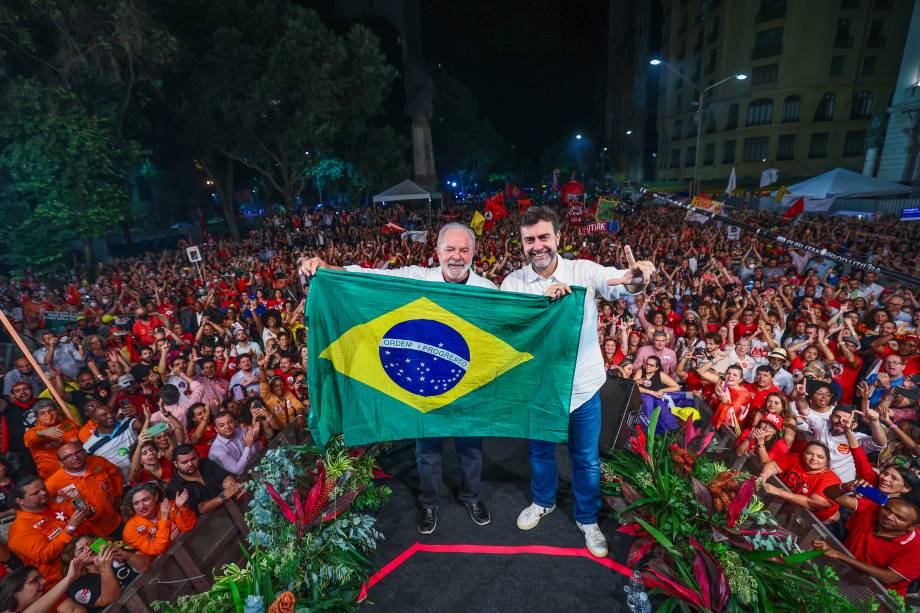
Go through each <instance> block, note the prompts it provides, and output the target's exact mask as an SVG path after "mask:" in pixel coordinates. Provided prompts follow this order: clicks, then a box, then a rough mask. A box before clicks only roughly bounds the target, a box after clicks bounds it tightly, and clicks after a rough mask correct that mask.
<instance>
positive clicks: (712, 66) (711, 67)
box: [706, 49, 716, 74]
mask: <svg viewBox="0 0 920 613" xmlns="http://www.w3.org/2000/svg"><path fill="white" fill-rule="evenodd" d="M715 70H716V50H715V49H710V50H709V61H708V62H706V74H712V73H713V72H715Z"/></svg>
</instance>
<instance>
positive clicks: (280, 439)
mask: <svg viewBox="0 0 920 613" xmlns="http://www.w3.org/2000/svg"><path fill="white" fill-rule="evenodd" d="M311 440H312V439H311V438H310V433H309V432H308V431H307V430H305V429H303V428H300V427H298V426H297V424H291V425H290V426H288V427H287V428H285V429H284V430H282V431H281V432H279V433H278V435H277V436H275V438H273V439H272V440H271V442H270V443H269V445H268V448H269V449H274V448H277V447H280V446H283V445H303V444H308V443H310V442H311ZM261 457H262V455H261V454H260V455H259V456H258V457H257V458H255V459H254V460H253V461H252V462H251V463H250V466H253V465H254V464H256V463H257V462H258V461H259V460H260V459H261ZM246 504H247V503H246V502H235V501H227V502H226V503H224V504H223V505H222V506H220V507H219V508H218V509H216V510H214V511H212V512H211V513H208V514H207V515H202V516H200V517H199V518H198V525H197V526H195V529H194V530H192V531H191V532H187V533H185V534H183V535H181V536H179V538H177V539H176V540H175V542H174V543H173V544H172V546H171V547H170V548H169V549H168V550H167V551H166V553H164V554H163V555H161V556H158V557H157V558H156V559H155V560H154V561H153V563H152V564H151V565H150V568H148V569H147V570H146V571H145V572H143V573H141V574H140V575H139V576H138V577H137V578H136V579H135V580H134V581H133V582H132V583H131V584H130V585H129V586H127V587H126V588H124V589H122V592H121V597H120V598H119V599H118V600H117V601H115V602H113V603H112V604H110V605H109V606H108V607H106V609H105V612H106V613H150V612H151V611H152V610H151V609H150V603H152V602H156V601H158V600H164V601H169V602H172V601H175V599H176V598H178V597H180V596H185V595H190V594H198V593H201V592H206V591H207V590H209V589H210V588H211V584H212V582H213V580H214V573H215V571H219V570H220V568H221V567H222V566H223V565H224V564H229V563H235V564H242V563H243V559H244V556H243V552H242V550H241V549H240V546H239V544H238V543H239V542H240V541H244V540H245V539H246V535H247V534H248V533H249V528H248V527H247V526H246V522H245V521H244V518H243V514H244V513H245V511H246Z"/></svg>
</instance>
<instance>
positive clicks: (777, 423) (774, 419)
mask: <svg viewBox="0 0 920 613" xmlns="http://www.w3.org/2000/svg"><path fill="white" fill-rule="evenodd" d="M763 421H765V422H767V423H768V424H770V425H772V426H773V427H774V428H776V429H777V430H779V431H780V432H782V431H783V416H782V415H780V414H779V413H765V414H764V416H763Z"/></svg>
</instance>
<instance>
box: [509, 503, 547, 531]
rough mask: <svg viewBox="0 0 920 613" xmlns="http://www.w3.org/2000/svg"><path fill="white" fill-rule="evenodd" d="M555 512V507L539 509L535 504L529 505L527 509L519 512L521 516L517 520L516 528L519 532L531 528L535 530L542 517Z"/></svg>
mask: <svg viewBox="0 0 920 613" xmlns="http://www.w3.org/2000/svg"><path fill="white" fill-rule="evenodd" d="M555 510H556V505H553V506H551V507H548V508H547V507H541V506H540V505H538V504H536V503H531V504H530V506H529V507H527V508H526V509H524V510H523V511H521V514H520V515H518V518H517V527H518V528H520V529H521V530H530V529H531V528H536V527H537V524H539V523H540V519H542V517H543V516H544V515H549V514H550V513H552V512H553V511H555Z"/></svg>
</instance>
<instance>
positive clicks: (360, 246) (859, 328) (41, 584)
mask: <svg viewBox="0 0 920 613" xmlns="http://www.w3.org/2000/svg"><path fill="white" fill-rule="evenodd" d="M562 214H563V215H564V214H565V212H564V211H563V212H562ZM736 214H737V215H739V216H742V215H743V217H744V220H745V221H747V222H748V223H752V224H756V225H761V226H765V225H766V226H769V225H774V224H776V223H778V218H776V217H774V216H770V215H768V214H763V213H757V214H753V213H743V212H737V213H736ZM435 217H436V218H435V219H433V220H431V225H432V226H434V228H433V229H435V230H436V229H437V226H438V225H440V224H442V223H443V222H448V221H461V222H463V221H468V215H467V214H465V213H463V212H461V211H457V210H450V211H447V212H441V213H437V214H436V216H435ZM388 221H389V222H393V223H394V224H395V225H399V226H401V227H402V228H405V229H425V228H426V222H427V220H426V217H425V216H424V215H420V214H418V213H414V212H412V211H411V210H408V209H401V208H399V207H395V208H385V209H374V210H371V209H368V210H361V211H357V212H338V213H333V212H331V211H316V212H307V213H303V214H296V215H292V214H283V215H281V214H279V215H273V216H271V217H269V218H267V219H266V220H265V221H264V226H263V227H262V228H261V229H260V230H258V231H256V232H252V233H250V234H249V235H247V236H246V237H244V238H243V239H242V240H240V241H232V240H230V239H227V238H216V237H210V236H206V237H205V238H204V239H203V240H202V241H201V242H200V243H199V248H200V252H201V255H202V258H203V260H202V262H200V264H199V267H196V266H195V265H194V264H193V263H191V262H189V261H188V259H187V258H186V252H185V249H184V248H183V247H184V245H183V244H180V245H178V246H177V249H175V250H169V251H164V252H160V253H145V254H142V255H140V256H138V257H134V258H129V259H115V260H112V261H109V262H105V263H102V264H100V266H99V268H98V271H97V274H96V275H95V278H94V279H93V280H92V281H90V280H89V279H88V278H86V276H85V275H84V274H83V273H82V272H81V271H75V274H73V275H72V276H69V277H66V278H61V277H49V278H38V277H33V276H26V277H24V278H17V279H15V280H9V279H2V280H0V303H2V308H3V310H4V312H5V313H6V314H7V315H8V317H9V318H10V319H11V320H12V322H13V326H14V328H15V329H16V331H17V333H18V335H19V336H20V337H21V338H22V340H23V341H24V342H25V344H26V346H27V348H28V349H29V350H30V352H31V353H32V356H33V357H34V359H35V361H36V362H37V363H38V364H39V366H40V367H41V369H42V370H43V371H44V375H45V379H46V380H47V381H48V383H49V384H50V386H51V387H52V388H53V390H54V392H55V394H54V395H56V396H58V397H60V398H61V399H63V401H64V402H63V404H58V403H57V402H56V401H55V399H54V395H52V393H51V390H49V389H47V387H46V384H45V382H44V380H43V378H42V377H40V376H39V375H38V373H36V372H35V371H34V370H33V367H32V365H31V363H30V361H29V360H27V359H26V358H25V357H24V356H19V357H15V359H14V360H13V361H12V364H9V365H7V366H8V370H7V371H6V373H5V374H4V375H3V388H2V395H3V399H2V400H0V409H2V413H0V414H2V424H0V429H2V439H0V444H2V450H0V451H2V455H0V458H2V461H0V522H2V525H3V528H4V532H6V531H8V532H7V533H6V535H5V536H6V538H5V539H4V540H5V541H6V543H8V546H4V547H0V561H3V559H4V558H5V561H4V563H3V565H0V572H4V573H6V576H5V577H4V578H3V579H2V580H0V610H10V611H23V610H27V609H28V607H30V606H32V605H33V604H35V603H37V602H39V601H41V602H45V603H47V602H51V604H52V605H55V606H57V608H58V610H61V611H80V610H84V609H85V610H94V609H98V608H100V607H103V606H104V605H106V604H108V603H110V602H113V601H114V600H116V599H117V598H118V596H119V594H120V590H121V587H123V586H124V585H126V584H127V583H128V582H130V581H131V580H132V579H133V578H134V577H135V576H137V574H138V573H140V572H142V571H143V570H144V569H145V568H146V567H147V566H148V565H149V564H150V562H151V560H153V559H154V558H155V557H156V556H158V555H161V554H162V553H163V552H165V551H166V550H167V549H168V548H169V546H170V544H171V543H172V541H173V540H174V539H175V538H177V537H178V536H179V535H180V534H182V533H183V532H187V531H189V530H193V529H194V527H195V525H196V522H197V521H198V518H199V517H200V516H201V515H203V514H207V513H209V512H212V511H214V510H215V509H217V508H219V507H220V506H221V505H223V504H224V503H225V502H226V501H227V500H231V499H237V498H240V497H241V496H243V494H244V490H243V489H242V487H241V483H242V482H243V481H245V479H246V476H247V468H248V466H250V465H251V463H252V461H253V460H254V459H255V458H257V457H258V455H259V453H260V452H261V450H262V449H264V448H265V446H266V445H267V444H268V442H269V441H270V440H271V439H272V438H273V437H274V436H276V435H277V434H278V433H279V432H280V431H281V430H283V429H284V428H286V427H287V426H289V425H291V424H297V425H299V426H301V427H303V426H304V425H305V423H306V421H305V420H306V416H307V414H308V412H309V408H310V404H309V398H308V395H307V350H306V334H307V329H306V327H305V325H304V308H305V296H306V294H307V293H308V292H309V278H306V277H305V276H304V275H303V274H302V273H301V268H300V267H299V266H298V262H300V261H303V260H304V259H305V258H307V257H321V258H323V260H324V261H325V262H328V263H330V264H334V265H342V266H346V265H355V266H361V267H364V268H377V269H386V268H399V267H403V266H407V265H418V266H422V267H431V266H437V264H438V258H437V255H436V254H435V238H436V234H437V233H436V232H433V231H432V232H429V233H428V238H427V240H426V241H422V242H417V240H414V239H416V238H417V236H418V235H414V236H405V237H403V236H400V234H388V233H387V230H386V229H385V228H384V225H385V224H386V223H387V222H388ZM518 221H519V216H518V215H516V214H514V212H513V211H512V214H511V215H509V216H508V218H506V219H503V220H501V221H498V222H497V223H496V224H495V226H494V227H493V228H491V229H490V230H487V231H486V232H485V234H484V236H482V237H481V238H480V240H479V241H478V242H477V244H476V251H475V255H474V258H473V270H474V271H475V272H476V273H477V274H478V275H479V276H481V277H483V278H485V279H488V280H489V281H492V282H493V283H495V284H496V285H502V282H503V281H504V280H505V279H506V277H508V276H509V275H510V274H511V273H512V271H515V270H517V269H519V268H521V267H522V266H524V265H525V264H526V263H527V262H526V260H525V257H524V255H523V253H522V249H521V238H520V235H519V234H518ZM726 230H727V229H726V228H724V227H719V226H717V225H716V224H714V223H712V222H710V223H708V224H705V225H700V224H696V223H692V222H689V223H688V221H687V219H686V218H685V215H684V213H683V212H682V211H678V210H672V209H668V208H666V207H659V206H654V205H652V204H651V203H647V204H645V205H644V206H643V207H640V208H639V209H637V210H634V211H632V212H631V214H630V215H629V216H628V217H625V218H624V219H623V220H622V229H621V231H620V232H618V233H616V234H609V233H602V234H582V229H581V228H579V227H577V226H575V225H573V224H569V223H568V222H564V223H563V224H562V228H561V239H560V241H559V246H558V250H559V255H560V256H561V257H562V258H564V259H569V260H573V259H586V260H593V261H595V262H598V263H600V264H603V265H605V266H614V267H617V268H621V269H623V268H627V264H626V262H627V260H628V259H629V258H631V255H630V254H629V253H628V252H627V250H626V245H631V246H632V249H633V251H635V253H636V256H637V257H638V258H641V259H643V260H650V261H651V262H652V263H653V264H654V265H655V274H654V278H653V280H652V281H653V282H652V283H651V284H650V286H649V289H648V290H647V291H645V292H642V293H639V294H637V295H622V296H621V297H620V298H619V299H618V300H616V301H614V302H606V301H604V300H599V301H598V312H599V318H598V321H597V331H598V339H599V342H600V346H601V352H602V355H603V360H604V367H605V368H606V370H607V372H608V374H609V375H611V376H617V377H622V378H626V379H632V380H634V381H635V382H636V384H637V386H638V389H639V391H640V393H641V395H642V398H643V403H644V410H645V412H646V415H648V414H649V413H650V412H651V410H652V409H653V408H654V407H660V408H661V409H662V413H663V414H664V415H666V416H667V418H665V419H662V420H661V421H659V427H661V428H664V429H668V428H676V427H680V423H681V422H682V421H685V420H686V419H688V418H694V419H699V418H701V417H703V416H701V415H700V414H699V412H698V410H697V408H696V407H697V406H699V405H698V403H697V402H696V398H700V399H702V400H704V401H705V402H706V404H707V405H708V406H709V407H711V408H712V417H711V421H712V426H713V427H715V428H718V429H720V430H722V431H724V432H727V433H729V434H730V435H732V436H734V437H736V449H737V453H738V454H739V456H740V455H744V454H749V455H751V456H753V457H756V458H757V459H758V460H759V461H760V462H761V463H762V464H763V467H764V468H763V474H762V476H763V477H764V478H765V479H766V478H768V477H770V476H772V475H778V476H779V478H780V479H781V480H782V482H783V483H784V484H785V485H786V488H779V487H776V486H773V485H769V484H767V485H766V487H767V488H768V492H769V493H770V494H772V495H774V496H780V497H783V498H785V499H787V500H788V501H790V502H791V503H794V504H799V505H802V506H804V507H806V508H808V509H809V510H811V511H812V512H814V513H815V515H816V516H817V517H818V518H819V519H820V520H822V521H825V522H827V523H828V524H835V525H839V526H840V527H841V529H842V530H847V529H848V530H849V536H848V538H847V541H846V544H847V547H848V549H849V550H850V553H851V554H852V556H851V557H852V559H853V561H852V563H853V564H854V565H858V564H863V565H868V566H869V567H872V568H878V569H881V570H880V571H878V572H879V574H878V575H876V576H879V577H880V579H882V580H883V582H884V583H886V584H888V585H890V586H892V587H894V588H896V589H898V590H899V591H901V592H902V593H903V592H904V591H905V590H906V589H907V586H908V584H909V583H910V582H911V581H913V580H915V579H917V578H918V577H920V568H918V564H920V550H918V547H920V539H916V540H912V539H908V538H907V536H906V535H908V534H913V532H912V530H913V528H914V526H916V525H917V524H918V523H920V510H918V504H920V502H918V501H920V489H918V488H920V480H918V466H920V462H918V460H917V458H918V457H920V444H918V442H917V441H920V421H918V416H917V383H918V377H920V375H918V372H920V370H918V367H920V355H918V351H917V345H918V334H920V330H918V325H920V303H918V294H917V288H911V287H902V286H899V285H898V284H892V283H891V282H889V281H888V280H885V279H881V278H879V277H878V276H877V275H876V274H874V273H871V272H861V271H859V270H842V269H841V268H840V267H839V266H838V265H836V264H834V263H833V262H832V261H830V260H828V259H826V258H822V257H816V256H812V255H809V254H808V253H806V252H804V251H800V250H795V249H787V248H783V247H780V246H778V245H776V244H774V243H770V242H768V241H764V240H756V239H753V238H751V237H749V236H747V235H742V236H741V237H740V238H739V239H734V240H731V239H729V237H728V233H727V231H726ZM785 234H786V236H791V237H794V238H798V239H800V240H802V241H804V242H807V243H810V244H814V245H816V246H819V247H828V248H832V249H837V250H844V251H846V252H847V254H848V255H850V256H851V257H854V258H857V259H860V260H863V261H868V262H871V263H873V264H877V265H883V266H887V267H890V268H894V269H896V270H899V271H902V272H904V273H906V274H911V275H914V276H917V275H918V271H920V250H918V249H917V243H916V242H913V241H912V237H911V235H910V233H909V232H908V233H905V232H904V230H903V228H899V227H898V226H896V225H894V224H892V223H891V222H890V221H888V220H878V221H870V222H865V221H862V222H855V221H852V220H841V219H836V218H823V219H817V220H809V221H806V220H801V221H799V222H796V223H795V225H794V226H793V227H792V228H786V229H785ZM62 313H65V314H66V315H67V316H65V317H62V316H61V314H62ZM822 545H824V546H827V545H826V544H822ZM907 554H909V555H907ZM828 555H832V556H838V557H840V558H841V559H844V560H846V559H847V556H848V555H849V554H847V553H846V552H836V553H832V552H829V553H828ZM913 560H916V561H913ZM866 572H870V574H871V572H874V571H866ZM885 573H888V574H885ZM890 573H894V574H895V575H897V576H895V575H892V574H890ZM51 595H53V598H50V599H49V596H51ZM28 610H48V609H41V608H36V609H28Z"/></svg>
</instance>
